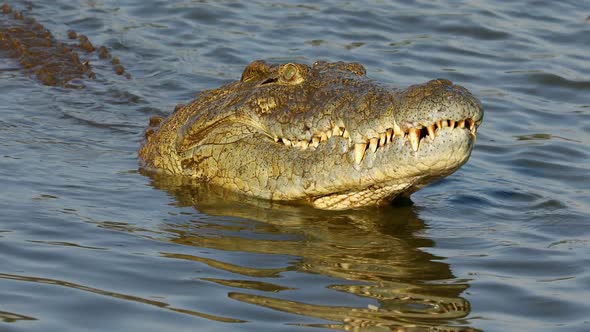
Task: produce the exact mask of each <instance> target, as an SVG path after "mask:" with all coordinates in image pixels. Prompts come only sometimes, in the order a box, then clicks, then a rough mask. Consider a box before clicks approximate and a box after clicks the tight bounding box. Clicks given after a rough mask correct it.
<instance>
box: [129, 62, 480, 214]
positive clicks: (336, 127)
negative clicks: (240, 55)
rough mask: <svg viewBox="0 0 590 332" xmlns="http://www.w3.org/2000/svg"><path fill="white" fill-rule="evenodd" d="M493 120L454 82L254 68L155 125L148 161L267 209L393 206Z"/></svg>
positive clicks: (437, 173) (338, 67) (460, 154)
mask: <svg viewBox="0 0 590 332" xmlns="http://www.w3.org/2000/svg"><path fill="white" fill-rule="evenodd" d="M482 118H483V109H482V107H481V104H480V102H479V101H478V100H477V99H476V98H475V97H474V96H473V95H471V93H469V92H468V91H467V90H466V89H465V88H463V87H461V86H458V85H454V84H453V83H452V82H450V81H448V80H444V79H437V80H432V81H429V82H427V83H424V84H418V85H412V86H410V87H408V88H406V89H397V88H392V87H388V86H386V85H383V84H380V83H377V82H374V81H372V80H370V79H368V78H367V77H366V75H365V69H364V68H363V66H361V65H359V64H356V63H342V62H336V63H328V62H316V63H315V64H314V65H313V66H311V67H310V66H307V65H305V64H300V63H287V64H269V63H266V62H264V61H254V62H252V63H251V64H249V65H248V66H247V67H246V69H245V70H244V72H243V74H242V78H241V80H240V81H236V82H233V83H229V84H227V85H225V86H222V87H220V88H218V89H215V90H210V91H205V92H203V93H201V95H199V96H198V97H197V98H196V99H195V100H193V101H192V102H191V103H189V104H188V105H186V106H182V107H179V108H178V109H177V110H176V111H175V112H174V113H173V114H171V115H170V116H169V117H168V118H167V119H165V120H163V121H160V120H154V121H152V123H151V127H150V128H148V130H146V140H145V143H144V144H143V146H142V147H141V149H140V151H139V158H140V160H141V165H142V167H144V168H146V169H150V170H159V171H161V172H165V173H169V174H172V175H181V176H186V177H191V178H195V179H199V180H201V181H204V182H207V183H209V184H213V185H218V186H222V187H224V188H228V189H231V190H235V191H237V192H241V193H243V194H246V195H251V196H255V197H260V198H264V199H271V200H283V201H299V202H307V203H310V204H312V205H313V206H316V207H318V208H324V209H347V208H354V207H360V206H368V205H382V204H387V203H388V202H390V201H391V200H393V199H394V198H395V197H396V196H398V195H406V196H407V195H410V194H411V193H413V192H415V191H416V190H418V189H420V188H421V187H423V186H425V185H426V184H428V183H430V182H432V181H435V180H437V179H440V178H441V177H444V176H446V175H448V174H450V173H452V172H454V171H455V170H457V169H458V168H459V167H460V166H461V165H463V164H464V163H465V162H466V161H467V159H468V158H469V155H470V154H471V150H472V148H473V144H474V142H475V135H476V130H477V127H478V126H479V125H480V123H481V121H482Z"/></svg>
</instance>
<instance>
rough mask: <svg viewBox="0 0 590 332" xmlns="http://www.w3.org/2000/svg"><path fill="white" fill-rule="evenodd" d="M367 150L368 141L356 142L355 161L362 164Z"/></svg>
mask: <svg viewBox="0 0 590 332" xmlns="http://www.w3.org/2000/svg"><path fill="white" fill-rule="evenodd" d="M365 150H367V143H356V144H355V145H354V162H356V163H357V164H360V163H361V161H363V158H364V157H365Z"/></svg>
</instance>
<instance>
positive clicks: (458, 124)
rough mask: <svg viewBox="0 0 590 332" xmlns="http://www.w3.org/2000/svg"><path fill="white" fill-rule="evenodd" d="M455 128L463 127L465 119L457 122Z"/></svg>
mask: <svg viewBox="0 0 590 332" xmlns="http://www.w3.org/2000/svg"><path fill="white" fill-rule="evenodd" d="M457 128H465V120H461V121H459V122H458V123H457Z"/></svg>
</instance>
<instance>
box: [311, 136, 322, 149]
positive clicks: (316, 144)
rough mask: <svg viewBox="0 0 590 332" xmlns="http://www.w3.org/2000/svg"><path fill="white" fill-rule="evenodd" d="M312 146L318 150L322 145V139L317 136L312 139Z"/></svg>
mask: <svg viewBox="0 0 590 332" xmlns="http://www.w3.org/2000/svg"><path fill="white" fill-rule="evenodd" d="M311 145H313V147H314V148H317V147H318V146H319V145H320V138H319V137H317V136H314V137H313V138H312V139H311Z"/></svg>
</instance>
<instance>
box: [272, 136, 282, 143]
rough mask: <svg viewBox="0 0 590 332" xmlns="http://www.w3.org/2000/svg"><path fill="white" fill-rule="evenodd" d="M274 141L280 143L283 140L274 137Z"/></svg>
mask: <svg viewBox="0 0 590 332" xmlns="http://www.w3.org/2000/svg"><path fill="white" fill-rule="evenodd" d="M273 139H274V140H275V143H278V142H279V141H280V140H281V139H280V138H278V137H274V138H273Z"/></svg>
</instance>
